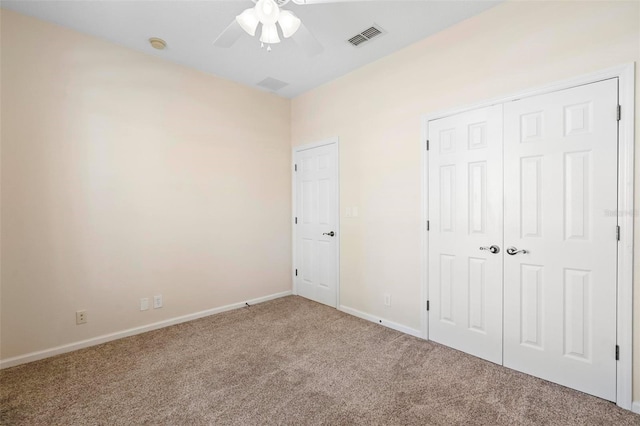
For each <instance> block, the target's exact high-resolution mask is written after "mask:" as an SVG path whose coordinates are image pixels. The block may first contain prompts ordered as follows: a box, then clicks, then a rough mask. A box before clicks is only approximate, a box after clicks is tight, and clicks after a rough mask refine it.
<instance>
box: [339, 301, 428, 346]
mask: <svg viewBox="0 0 640 426" xmlns="http://www.w3.org/2000/svg"><path fill="white" fill-rule="evenodd" d="M338 310H339V311H342V312H344V313H345V314H349V315H353V316H354V317H358V318H362V319H364V320H367V321H371V322H375V323H376V324H380V325H383V326H385V327H389V328H391V329H393V330H396V331H399V332H401V333H405V334H410V335H411V336H415V337H420V338H422V333H421V332H420V330H416V329H415V328H411V327H407V326H406V325H402V324H398V323H397V322H393V321H387V320H386V319H384V318H379V317H376V316H373V315H370V314H367V313H364V312H361V311H358V310H357V309H353V308H350V307H348V306H344V305H340V307H339V308H338Z"/></svg>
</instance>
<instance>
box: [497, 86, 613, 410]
mask: <svg viewBox="0 0 640 426" xmlns="http://www.w3.org/2000/svg"><path fill="white" fill-rule="evenodd" d="M617 105H618V82H617V79H611V80H606V81H602V82H599V83H594V84H588V85H585V86H580V87H576V88H572V89H568V90H563V91H559V92H554V93H550V94H546V95H541V96H535V97H530V98H525V99H521V100H518V101H514V102H509V103H507V104H505V108H504V122H505V148H504V161H505V245H506V246H513V247H515V248H517V249H520V250H522V249H523V250H526V253H524V252H520V253H517V254H515V255H509V254H505V260H504V261H505V265H504V270H505V277H504V365H505V366H507V367H510V368H513V369H516V370H519V371H523V372H525V373H529V374H532V375H534V376H537V377H541V378H544V379H547V380H550V381H553V382H556V383H559V384H562V385H566V386H569V387H571V388H574V389H578V390H581V391H584V392H587V393H590V394H592V395H596V396H599V397H601V398H605V399H608V400H611V401H615V399H616V361H615V356H614V353H615V345H616V288H617V282H616V262H617V237H616V227H617V215H616V213H615V212H616V209H617V131H618V125H617ZM505 253H506V248H505Z"/></svg>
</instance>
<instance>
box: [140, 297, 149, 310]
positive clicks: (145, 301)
mask: <svg viewBox="0 0 640 426" xmlns="http://www.w3.org/2000/svg"><path fill="white" fill-rule="evenodd" d="M148 309H149V298H148V297H143V298H142V299H140V310H141V311H146V310H148Z"/></svg>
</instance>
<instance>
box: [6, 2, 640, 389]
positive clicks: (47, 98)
mask: <svg viewBox="0 0 640 426" xmlns="http://www.w3.org/2000/svg"><path fill="white" fill-rule="evenodd" d="M639 22H640V4H639V3H638V2H614V3H604V2H587V3H576V2H522V3H507V4H502V5H500V6H497V7H495V8H494V9H491V10H489V11H487V12H485V13H483V14H482V15H479V16H477V17H475V18H472V19H470V20H467V21H465V22H463V23H461V24H459V25H456V26H455V27H453V28H450V29H448V30H446V31H444V32H442V33H439V34H437V35H435V36H433V37H430V38H428V39H426V40H423V41H421V42H419V43H417V44H415V45H412V46H410V47H408V48H406V49H404V50H402V51H400V52H398V53H396V54H394V55H391V56H388V57H386V58H384V59H382V60H380V61H378V62H376V63H374V64H371V65H369V66H366V67H364V68H362V69H360V70H358V71H356V72H353V73H351V74H349V75H347V76H345V77H343V78H341V79H338V80H336V81H334V82H332V83H329V84H327V85H325V86H323V87H320V88H318V89H316V90H313V91H311V92H309V93H307V94H305V95H303V96H300V97H298V98H296V99H294V100H293V102H292V105H291V115H289V114H290V109H289V104H290V103H289V101H287V100H283V99H280V98H277V97H275V96H272V95H269V94H265V93H261V92H256V91H254V90H251V89H247V88H243V87H241V86H238V85H236V84H234V83H230V82H227V81H224V80H221V79H217V78H215V77H212V76H208V75H205V74H202V73H199V72H197V71H192V70H189V69H186V68H183V67H180V66H178V65H173V64H170V63H168V62H163V61H161V60H158V59H156V58H154V57H151V56H145V55H142V54H140V53H136V52H133V51H130V50H127V49H123V48H120V47H117V46H114V45H112V44H109V43H105V42H102V41H99V40H96V39H93V38H90V37H87V36H83V35H80V34H78V33H74V32H72V31H68V30H64V29H61V28H59V27H55V26H52V25H49V24H46V23H42V22H39V21H36V20H33V19H31V18H27V17H24V16H21V15H17V14H15V13H12V12H7V11H2V20H1V25H2V30H1V37H2V46H1V47H2V56H1V59H2V67H1V72H2V76H1V79H2V80H1V83H2V105H1V107H2V108H1V109H2V120H1V123H0V124H1V126H2V128H1V143H2V157H1V163H0V164H1V181H2V199H1V200H2V206H1V213H2V245H1V250H2V271H1V274H2V275H1V278H2V286H1V303H2V305H1V318H2V321H1V330H0V332H1V334H0V346H1V351H0V358H2V359H7V358H9V357H13V356H17V355H23V354H26V353H29V352H33V351H37V350H42V349H47V348H51V347H53V346H57V345H61V344H65V343H70V342H76V341H79V340H82V339H87V338H91V337H95V336H99V335H102V334H105V333H110V332H115V331H120V330H123V329H126V328H131V327H135V326H139V325H144V324H149V323H152V322H155V321H160V320H163V319H167V318H173V317H176V316H179V315H184V314H189V313H193V312H197V311H201V310H205V309H209V308H213V307H217V306H221V305H225V304H228V303H233V302H237V301H241V300H246V299H250V298H254V297H259V296H264V295H267V294H272V293H276V292H280V291H286V290H288V289H290V288H291V281H290V277H289V271H290V253H291V252H290V250H291V247H290V230H289V220H290V172H289V171H290V169H289V165H290V142H291V141H293V144H294V145H298V144H302V143H306V142H312V141H317V140H321V139H326V138H328V137H332V136H338V137H340V149H341V151H340V163H341V170H340V173H341V205H342V206H344V207H346V206H350V207H351V206H357V207H359V212H360V215H359V217H358V218H345V217H344V216H343V217H342V218H341V231H342V235H341V271H340V275H341V303H342V304H343V305H345V306H348V307H351V308H354V309H358V310H360V311H363V312H366V313H369V314H372V315H375V316H379V317H382V318H386V319H388V320H391V321H395V322H397V323H400V324H403V325H405V326H408V327H412V328H419V327H420V309H421V308H422V304H421V301H420V300H419V297H418V296H419V294H420V257H419V254H420V197H421V194H420V183H419V182H420V173H421V170H420V156H421V152H420V145H419V141H420V130H421V129H420V116H421V115H422V114H426V113H431V112H435V111H440V110H444V109H447V108H452V107H457V106H462V105H466V104H470V103H473V102H477V101H481V100H484V99H487V98H492V97H496V96H500V95H505V94H509V93H513V92H516V91H519V90H522V89H525V88H529V87H535V86H538V85H542V84H547V83H550V82H554V81H557V80H561V79H565V78H570V77H573V76H576V75H580V74H585V73H588V72H591V71H596V70H600V69H604V68H607V67H610V66H615V65H620V64H624V63H629V62H633V61H638V60H639V59H640V41H639V40H640V29H639ZM639 93H640V91H639ZM262 111H269V113H268V114H266V115H265V114H262ZM290 131H291V135H290ZM638 134H640V132H639V133H638ZM637 154H638V156H639V158H640V150H638V152H637ZM636 181H637V182H636V188H637V190H638V193H639V194H640V179H638V178H636ZM637 198H638V197H637ZM342 214H344V208H343V211H342ZM638 225H640V224H638ZM638 225H637V227H636V230H637V234H638V235H639V236H640V226H638ZM636 264H637V265H640V257H637V260H636ZM637 282H638V284H636V286H635V294H636V312H640V280H637ZM387 292H388V293H391V294H392V301H393V304H392V306H391V307H385V306H384V305H383V297H382V294H383V293H387ZM157 293H162V294H163V295H164V298H165V307H164V308H163V309H160V310H155V311H154V310H150V311H147V312H139V311H138V299H139V298H140V297H152V296H153V295H154V294H157ZM81 308H84V309H87V310H88V311H89V323H88V324H86V325H83V326H76V325H75V322H74V312H75V311H76V310H77V309H81ZM634 324H636V325H637V326H636V327H635V328H636V331H635V342H636V348H635V354H636V359H635V363H634V366H635V372H636V373H635V380H634V385H635V393H634V399H636V400H638V399H640V321H639V320H638V315H636V319H635V320H634Z"/></svg>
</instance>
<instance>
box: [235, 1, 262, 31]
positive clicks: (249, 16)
mask: <svg viewBox="0 0 640 426" xmlns="http://www.w3.org/2000/svg"><path fill="white" fill-rule="evenodd" d="M236 21H237V22H238V24H239V25H240V27H242V29H243V30H245V31H246V32H247V33H248V34H249V35H250V36H251V37H253V36H255V35H256V29H257V28H258V24H259V23H260V20H259V19H258V15H257V14H256V10H255V8H253V7H252V8H251V9H246V10H245V11H244V12H242V13H241V14H240V15H238V16H236Z"/></svg>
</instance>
